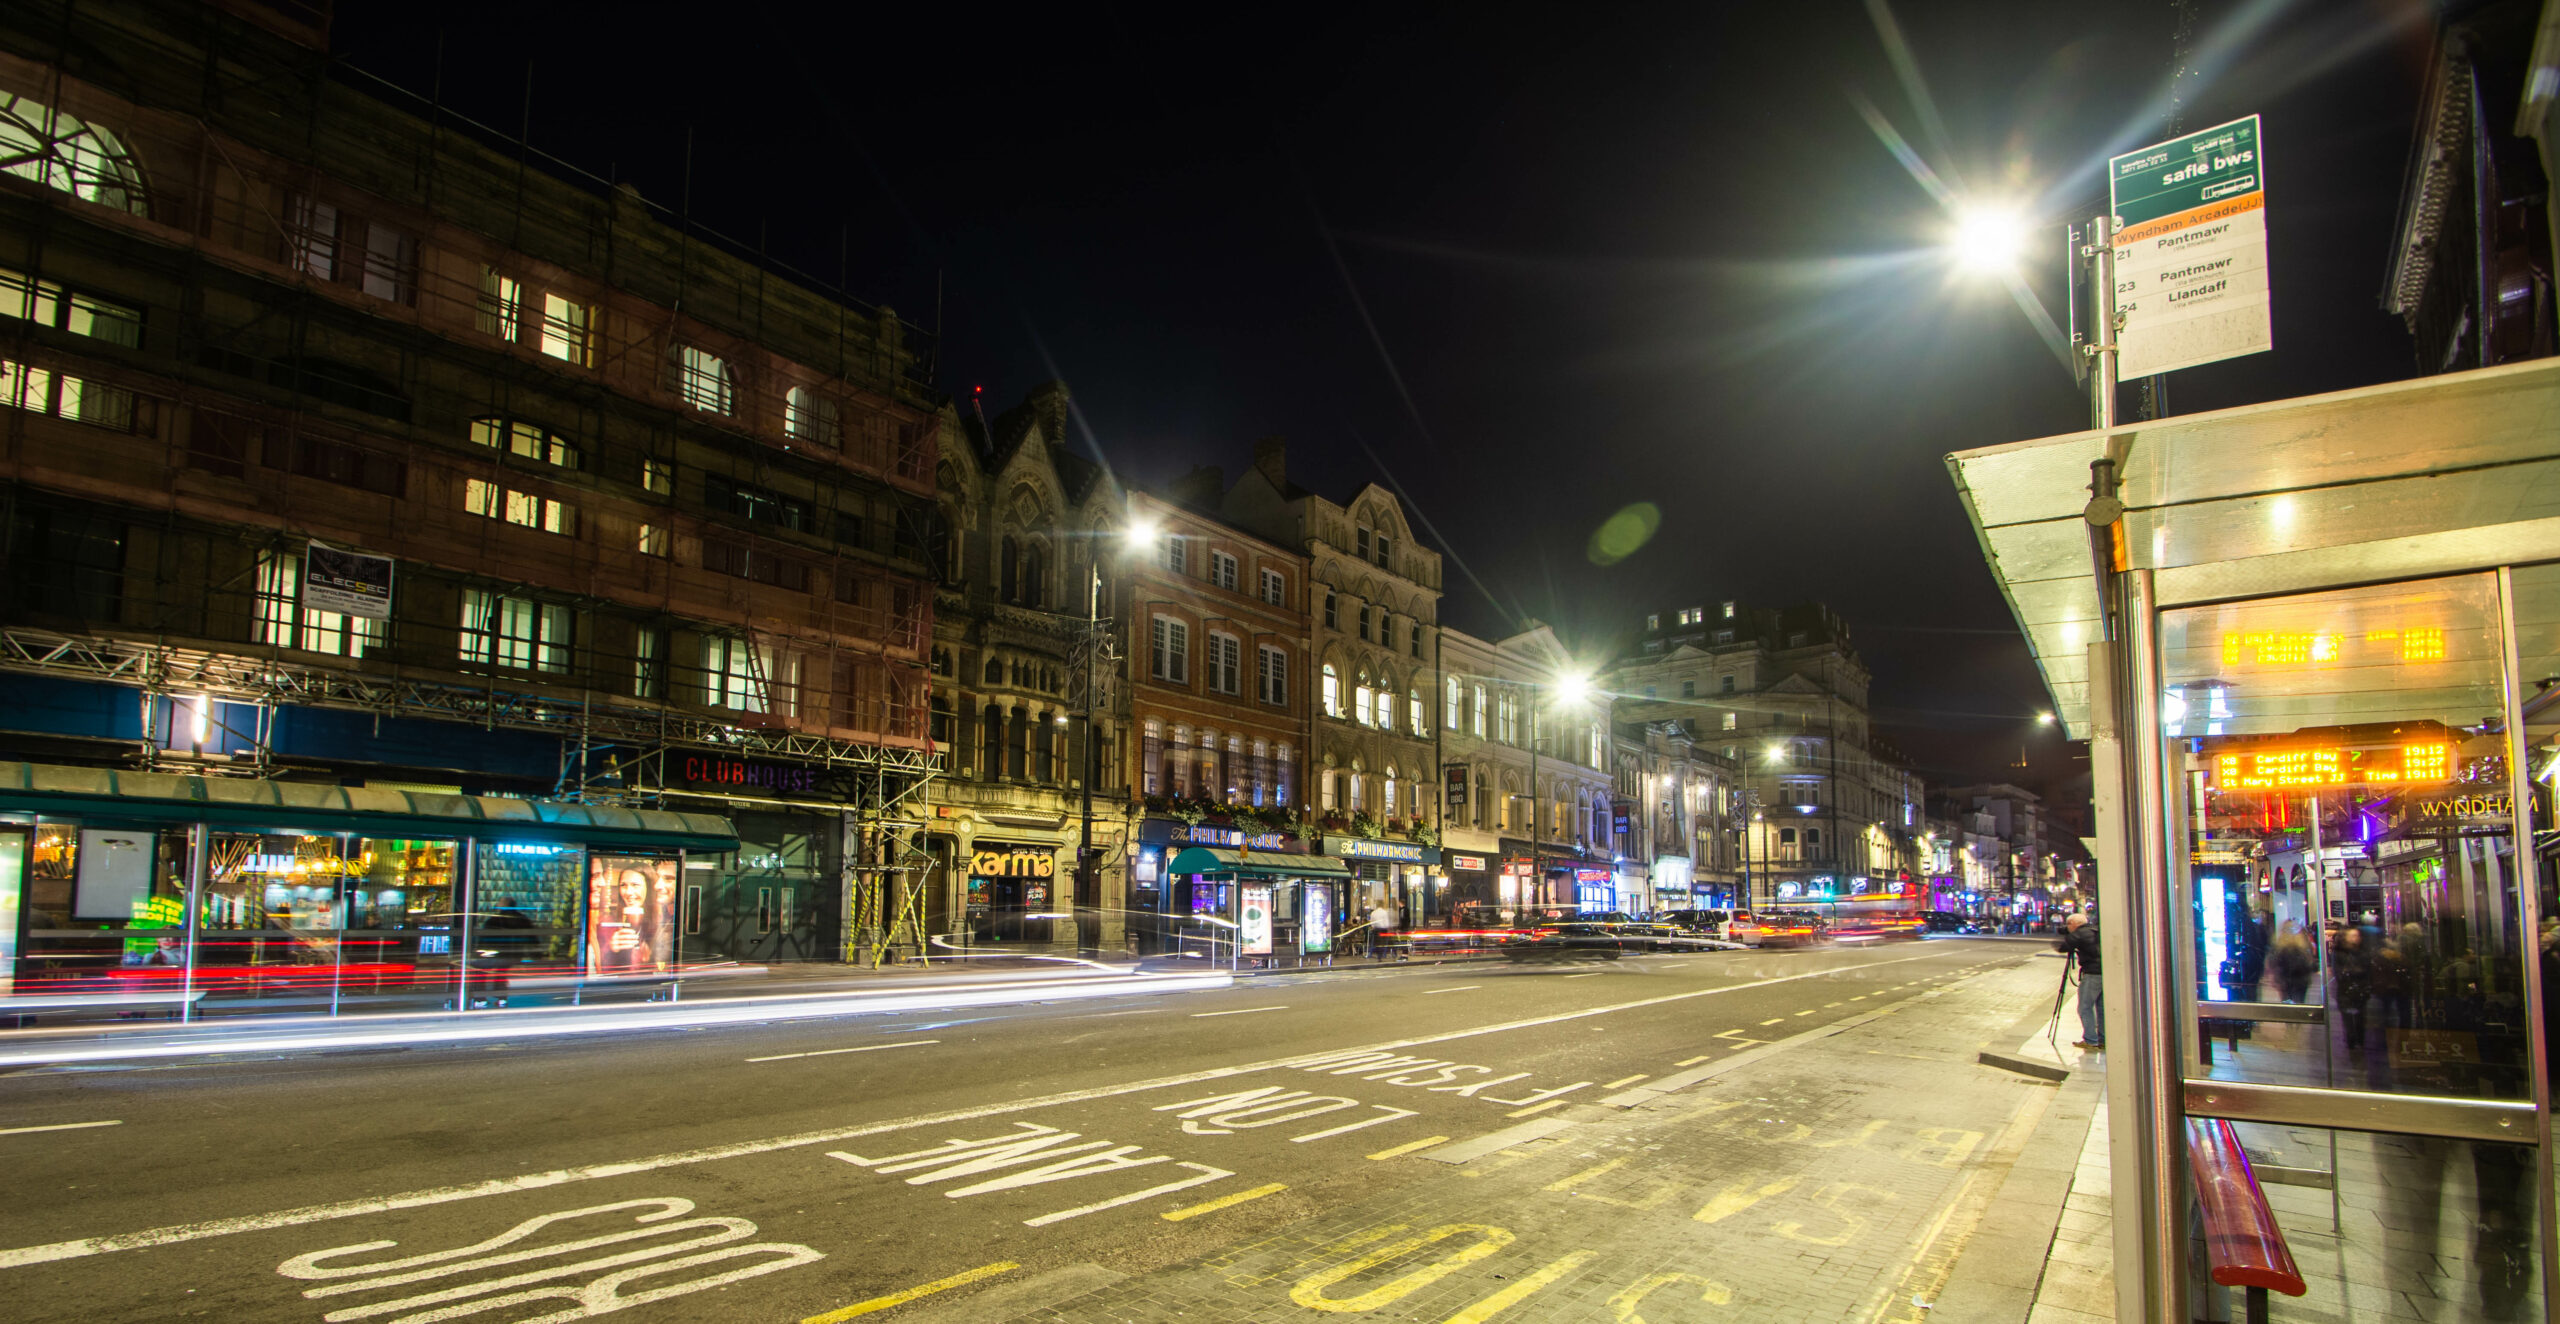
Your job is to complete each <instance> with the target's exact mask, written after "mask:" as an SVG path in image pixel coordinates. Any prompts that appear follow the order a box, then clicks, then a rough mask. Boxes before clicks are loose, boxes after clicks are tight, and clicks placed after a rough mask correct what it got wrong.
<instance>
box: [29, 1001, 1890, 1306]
mask: <svg viewBox="0 0 2560 1324" xmlns="http://www.w3.org/2000/svg"><path fill="white" fill-rule="evenodd" d="M1926 959H1929V957H1928V956H1927V955H1926V954H1923V955H1918V956H1901V957H1892V958H1888V959H1886V960H1880V961H1858V962H1854V963H1851V964H1848V965H1845V966H1839V967H1829V966H1826V967H1824V968H1821V969H1817V970H1807V971H1803V972H1801V973H1797V974H1790V975H1772V976H1769V977H1767V978H1764V979H1753V980H1745V981H1743V982H1741V983H1736V984H1725V985H1721V986H1719V987H1715V988H1701V989H1690V990H1687V991H1685V992H1680V993H1664V994H1658V995H1655V996H1653V997H1647V998H1636V999H1633V1000H1630V1001H1627V1002H1618V1003H1610V1004H1607V1005H1604V1006H1599V1007H1586V1008H1583V1009H1580V1010H1577V1011H1565V1012H1556V1013H1552V1014H1549V1015H1545V1016H1532V1017H1525V1018H1522V1019H1519V1020H1511V1021H1498V1022H1495V1023H1493V1024H1490V1025H1479V1026H1475V1027H1472V1028H1468V1029H1462V1030H1451V1031H1446V1032H1443V1033H1440V1034H1431V1035H1420V1036H1416V1037H1414V1038H1410V1039H1397V1040H1391V1041H1388V1042H1385V1043H1381V1044H1376V1045H1372V1046H1370V1047H1369V1048H1364V1049H1358V1050H1352V1051H1353V1054H1354V1055H1357V1054H1358V1053H1366V1052H1378V1051H1389V1052H1391V1051H1392V1050H1396V1049H1405V1048H1418V1047H1422V1046H1424V1045H1427V1044H1438V1043H1448V1042H1451V1041H1454V1040H1458V1039H1471V1038H1476V1037H1479V1036H1483V1035H1491V1034H1505V1033H1508V1032H1510V1031H1513V1030H1525V1029H1535V1028H1538V1027H1541V1026H1547V1025H1556V1024H1561V1023H1563V1022H1567V1021H1576V1020H1584V1019H1588V1018H1591V1017H1595V1016H1607V1015H1613V1014H1615V1013H1618V1012H1624V1011H1637V1010H1641V1009H1644V1008H1647V1007H1658V1006H1664V1005H1667V1004H1670V1003H1675V1002H1687V1001H1690V1000H1692V999H1695V998H1706V997H1716V996H1719V995H1722V994H1726V993H1740V992H1745V991H1747V990H1750V989H1755V988H1766V987H1769V986H1771V985H1776V984H1787V983H1794V982H1796V981H1798V980H1804V979H1820V978H1825V977H1829V976H1831V975H1834V974H1838V973H1841V972H1842V971H1844V970H1864V969H1867V968H1870V967H1874V966H1883V965H1897V964H1900V963H1902V962H1905V961H1918V960H1926ZM1339 1056H1342V1054H1338V1053H1325V1054H1305V1053H1300V1054H1292V1055H1290V1056H1286V1057H1278V1058H1268V1059H1265V1060H1262V1061H1259V1062H1248V1063H1243V1064H1240V1065H1236V1066H1226V1067H1209V1068H1205V1069H1203V1070H1200V1071H1190V1072H1183V1073H1181V1074H1178V1075H1173V1076H1159V1077H1155V1078H1152V1079H1148V1080H1139V1081H1131V1082H1129V1083H1127V1084H1123V1085H1103V1086H1097V1087H1094V1088H1092V1089H1083V1090H1070V1091H1065V1092H1061V1093H1057V1094H1047V1095H1040V1096H1036V1097H1033V1098H1028V1099H1015V1100H1012V1101H1009V1102H1005V1103H995V1104H986V1105H983V1106H980V1107H976V1108H960V1109H952V1110H949V1111H946V1112H940V1113H926V1114H921V1115H916V1116H908V1117H899V1118H892V1119H890V1120H887V1121H881V1122H871V1123H866V1124H863V1125H860V1126H849V1127H838V1128H832V1129H829V1130H824V1131H807V1132H800V1133H796V1134H791V1135H782V1136H773V1137H769V1138H767V1139H763V1140H749V1141H740V1142H737V1143H734V1144H727V1145H713V1146H706V1147H704V1148H700V1149H689V1150H676V1151H673V1152H667V1153H659V1154H652V1155H647V1156H644V1157H640V1158H632V1159H621V1160H614V1161H608V1162H599V1163H589V1164H584V1165H581V1166H578V1167H571V1168H554V1169H550V1170H548V1171H543V1172H528V1173H519V1174H516V1175H514V1176H509V1177H493V1178H487V1179H484V1180H480V1181H473V1182H463V1183H459V1184H455V1185H450V1186H433V1187H425V1188H422V1189H416V1190H409V1191H401V1192H396V1193H393V1194H389V1195H379V1196H366V1197H361V1198H357V1199H351V1200H337V1201H331V1202H328V1203H324V1204H313V1205H300V1206H296V1207H293V1208H288V1209H277V1210H270V1211H267V1212H264V1213H255V1214H241V1215H233V1216H230V1217H225V1218H211V1219H202V1220H198V1221H196V1222H191V1223H174V1224H165V1225H162V1226H159V1227H150V1228H142V1229H139V1230H136V1231H132V1232H120V1233H108V1234H102V1235H96V1236H84V1237H73V1238H70V1239H67V1240H62V1241H53V1242H45V1243H41V1244H37V1245H32V1246H16V1247H10V1248H6V1249H0V1269H19V1268H26V1267H28V1266H30V1265H37V1264H51V1263H54V1262H56V1261H60V1260H70V1259H84V1258H87V1257H89V1256H93V1255H111V1254H114V1253H116V1252H118V1251H127V1250H145V1249H149V1248H152V1247H156V1246H167V1245H174V1244H177V1243H181V1242H188V1241H202V1240H205V1239H208V1238H212V1237H228V1236H238V1235H241V1234H243V1233H253V1232H267V1231H273V1230H275V1229H277V1228H286V1227H299V1226H302V1225H304V1224H308V1223H322V1222H331V1221H335V1220H337V1219H343V1218H362V1217H366V1216H369V1215H373V1214H381V1213H390V1212H394V1211H397V1210H403V1209H419V1208H426V1207H430V1206H434V1205H440V1204H451V1203H455V1202H457V1201H463V1200H480V1199H487V1198H489V1197H491V1196H499V1195H515V1194H520V1193H523V1192H526V1191H537V1190H547V1189H549V1188H551V1187H555V1186H566V1185H570V1184H574V1183H578V1182H589V1181H604V1180H608V1179H611V1178H616V1177H628V1176H634V1175H637V1174H640V1173H645V1172H657V1171H661V1170H663V1169H667V1168H675V1167H689V1166H693V1165H697V1164H704V1163H718V1162H722V1161H725V1160H728V1159H736V1158H750V1157H755V1156H758V1155H763V1154H773V1153H780V1152H782V1151H786V1150H792V1149H806V1148H810V1147H812V1146H817V1145H825V1144H841V1143H843V1142H845V1141H848V1140H857V1139H861V1138H863V1137H865V1136H875V1135H881V1134H884V1133H887V1132H892V1131H906V1130H913V1129H915V1128H918V1127H926V1126H942V1125H949V1124H951V1123H954V1122H964V1121H975V1120H979V1119H982V1118H988V1117H1000V1116H1004V1115H1007V1114H1011V1113H1022V1112H1033V1111H1037V1110H1040V1109H1044V1108H1056V1107H1063V1106H1066V1105H1069V1104H1076V1103H1086V1102H1091V1101H1093V1100H1097V1099H1111V1098H1119V1097H1121V1096H1123V1095H1128V1094H1141V1093H1147V1092H1150V1091H1153V1090H1160V1089H1173V1088H1178V1087H1180V1086H1184V1085H1193V1084H1199V1083H1202V1082H1205V1081H1212V1080H1226V1079H1230V1078H1232V1077H1236V1076H1243V1075H1250V1074H1253V1073H1255V1072H1261V1071H1274V1070H1282V1069H1287V1068H1292V1067H1297V1066H1301V1065H1302V1064H1305V1063H1309V1062H1314V1061H1320V1060H1323V1059H1327V1058H1334V1057H1339ZM1523 1074H1526V1073H1523ZM1488 1083H1491V1082H1488Z"/></svg>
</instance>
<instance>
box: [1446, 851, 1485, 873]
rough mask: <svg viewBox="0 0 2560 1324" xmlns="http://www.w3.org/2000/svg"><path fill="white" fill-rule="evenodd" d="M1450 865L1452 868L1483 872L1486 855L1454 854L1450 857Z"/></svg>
mask: <svg viewBox="0 0 2560 1324" xmlns="http://www.w3.org/2000/svg"><path fill="white" fill-rule="evenodd" d="M1449 867H1450V868H1452V869H1464V870H1468V871H1471V872H1474V873H1483V872H1484V857H1483V856H1481V855H1452V856H1450V857H1449Z"/></svg>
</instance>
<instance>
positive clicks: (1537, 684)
mask: <svg viewBox="0 0 2560 1324" xmlns="http://www.w3.org/2000/svg"><path fill="white" fill-rule="evenodd" d="M1441 641H1442V644H1441V646H1442V665H1443V673H1442V676H1441V680H1440V702H1439V704H1438V705H1437V706H1438V708H1439V709H1440V713H1439V716H1440V717H1441V719H1442V721H1443V723H1444V734H1443V736H1442V742H1441V758H1442V760H1443V762H1442V769H1443V774H1442V779H1441V780H1442V786H1443V801H1444V805H1445V807H1446V809H1447V811H1448V814H1449V819H1448V822H1449V828H1448V831H1450V832H1451V833H1453V834H1459V835H1457V836H1456V837H1455V838H1454V839H1456V840H1462V841H1465V842H1467V843H1469V844H1471V845H1481V844H1486V843H1489V849H1490V852H1491V855H1490V858H1489V859H1488V860H1487V864H1488V866H1489V867H1488V868H1486V869H1485V870H1483V871H1481V872H1479V871H1475V870H1460V869H1458V868H1457V865H1456V862H1455V861H1453V862H1452V863H1451V868H1450V875H1449V877H1450V889H1451V891H1452V893H1453V894H1454V895H1456V896H1457V897H1458V899H1459V901H1460V902H1465V901H1475V902H1479V903H1484V904H1488V905H1491V906H1493V907H1494V908H1495V909H1496V910H1497V911H1513V912H1518V911H1520V910H1524V909H1538V908H1546V909H1551V910H1582V909H1597V910H1612V909H1625V908H1627V905H1626V903H1627V901H1628V900H1629V898H1628V896H1627V895H1626V894H1625V892H1624V891H1623V890H1622V889H1623V884H1622V881H1621V879H1620V877H1619V874H1618V870H1617V855H1618V852H1617V851H1616V849H1615V842H1616V836H1615V831H1614V816H1613V807H1614V806H1613V801H1614V795H1613V790H1612V780H1613V774H1614V769H1615V766H1616V760H1615V751H1614V749H1613V746H1612V743H1611V739H1610V734H1609V712H1608V699H1607V696H1606V695H1603V694H1600V693H1599V692H1598V691H1596V690H1594V691H1593V692H1592V693H1591V694H1589V695H1588V696H1586V697H1584V698H1582V699H1578V700H1577V699H1573V698H1571V697H1569V696H1566V695H1563V694H1560V693H1558V692H1557V691H1558V688H1559V687H1558V685H1557V682H1558V680H1559V679H1560V678H1562V677H1564V676H1567V675H1571V674H1575V671H1576V669H1575V667H1574V664H1573V663H1572V661H1571V659H1570V657H1569V655H1568V654H1567V653H1566V651H1565V649H1564V647H1563V645H1562V644H1561V643H1560V642H1559V641H1558V640H1557V638H1556V635H1555V631H1554V630H1552V629H1550V628H1549V627H1547V626H1545V625H1538V624H1532V625H1531V626H1530V627H1529V628H1528V629H1526V630H1523V631H1521V632H1520V633H1518V634H1515V635H1513V636H1511V637H1509V638H1507V639H1503V640H1499V641H1493V640H1485V639H1479V638H1477V637H1475V636H1473V635H1470V634H1468V633H1466V632H1465V631H1463V630H1456V629H1448V628H1444V629H1443V630H1442V631H1441ZM1460 786H1463V788H1464V793H1463V795H1460V794H1458V793H1457V792H1456V788H1457V787H1460ZM1451 853H1453V854H1455V853H1460V852H1457V851H1455V848H1454V847H1453V848H1452V850H1451ZM1465 853H1467V854H1469V855H1470V857H1471V858H1472V857H1473V852H1465ZM1635 904H1636V905H1638V906H1639V907H1640V906H1642V904H1643V903H1642V902H1641V901H1639V902H1636V903H1635Z"/></svg>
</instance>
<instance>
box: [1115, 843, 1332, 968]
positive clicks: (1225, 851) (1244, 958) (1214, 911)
mask: <svg viewBox="0 0 2560 1324" xmlns="http://www.w3.org/2000/svg"><path fill="white" fill-rule="evenodd" d="M1164 868H1165V871H1166V873H1167V874H1168V875H1169V876H1170V877H1171V878H1173V879H1174V880H1176V881H1175V884H1174V887H1173V890H1174V891H1175V892H1176V893H1177V894H1178V896H1179V906H1178V909H1176V910H1175V911H1174V912H1173V913H1172V914H1170V915H1168V916H1167V917H1166V919H1167V929H1166V934H1165V946H1164V947H1163V949H1162V950H1163V951H1164V952H1166V953H1167V954H1171V955H1180V956H1186V957H1193V958H1198V959H1203V960H1208V961H1212V962H1215V961H1218V960H1222V959H1223V960H1225V961H1226V962H1227V963H1229V964H1230V965H1231V966H1236V967H1240V968H1255V967H1261V968H1270V967H1279V966H1298V965H1324V964H1330V963H1331V962H1332V959H1333V950H1334V940H1335V934H1336V933H1337V931H1339V930H1340V929H1341V928H1342V927H1343V926H1344V924H1345V919H1344V916H1345V911H1344V909H1343V907H1344V904H1345V899H1346V897H1348V896H1349V895H1351V889H1352V887H1353V886H1354V881H1353V879H1352V876H1351V870H1350V869H1349V868H1347V867H1346V866H1344V865H1343V864H1342V863H1341V862H1340V861H1338V860H1331V859H1326V858H1324V857H1323V856H1319V855H1306V854H1297V855H1291V854H1274V853H1270V852H1265V851H1258V850H1253V849H1250V848H1246V847H1234V848H1230V847H1223V846H1179V847H1173V848H1171V851H1170V854H1169V855H1168V856H1167V858H1166V860H1165V863H1164Z"/></svg>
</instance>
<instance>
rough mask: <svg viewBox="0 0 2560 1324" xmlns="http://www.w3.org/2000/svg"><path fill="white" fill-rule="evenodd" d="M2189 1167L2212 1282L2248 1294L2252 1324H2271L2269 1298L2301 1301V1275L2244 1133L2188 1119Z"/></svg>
mask: <svg viewBox="0 0 2560 1324" xmlns="http://www.w3.org/2000/svg"><path fill="white" fill-rule="evenodd" d="M2187 1166H2188V1168H2189V1169H2191V1170H2192V1171H2193V1172H2194V1173H2195V1179H2196V1205H2197V1207H2198V1208H2200V1209H2201V1210H2202V1211H2203V1214H2204V1253H2205V1262H2206V1263H2207V1264H2209V1265H2211V1266H2212V1269H2213V1280H2214V1281H2215V1282H2217V1283H2220V1284H2222V1285H2223V1286H2225V1287H2240V1288H2246V1289H2247V1290H2248V1310H2249V1314H2248V1320H2249V1324H2267V1293H2268V1291H2270V1290H2274V1291H2278V1292H2282V1293H2284V1294H2285V1295H2286V1296H2300V1295H2302V1294H2303V1293H2304V1292H2306V1291H2308V1290H2310V1289H2309V1288H2307V1287H2305V1286H2304V1285H2303V1281H2302V1271H2301V1270H2300V1269H2298V1268H2296V1267H2294V1263H2293V1252H2292V1251H2290V1250H2288V1249H2286V1248H2285V1244H2284V1230H2283V1229H2282V1228H2279V1227H2277V1226H2276V1216H2275V1214H2274V1213H2273V1212H2272V1211H2270V1210H2269V1209H2268V1208H2267V1197H2266V1194H2265V1193H2264V1192H2262V1191H2260V1190H2259V1189H2258V1178H2257V1176H2256V1174H2254V1173H2252V1172H2250V1171H2249V1155H2248V1154H2247V1153H2246V1152H2245V1151H2243V1150H2242V1149H2241V1148H2240V1134H2239V1132H2237V1131H2235V1130H2233V1129H2232V1126H2231V1123H2229V1122H2227V1121H2224V1120H2223V1119H2221V1118H2219V1117H2190V1118H2188V1119H2187Z"/></svg>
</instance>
